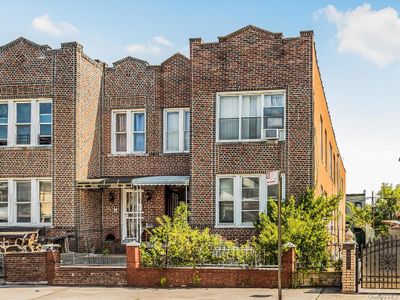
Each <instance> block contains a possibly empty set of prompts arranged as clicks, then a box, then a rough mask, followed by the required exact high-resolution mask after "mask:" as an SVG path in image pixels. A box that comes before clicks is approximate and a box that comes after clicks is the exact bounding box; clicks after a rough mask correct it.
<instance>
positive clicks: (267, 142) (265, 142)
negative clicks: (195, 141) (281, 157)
mask: <svg viewBox="0 0 400 300" xmlns="http://www.w3.org/2000/svg"><path fill="white" fill-rule="evenodd" d="M285 141H286V140H254V141H226V142H225V141H216V142H215V145H217V146H220V145H246V144H278V143H280V142H285Z"/></svg>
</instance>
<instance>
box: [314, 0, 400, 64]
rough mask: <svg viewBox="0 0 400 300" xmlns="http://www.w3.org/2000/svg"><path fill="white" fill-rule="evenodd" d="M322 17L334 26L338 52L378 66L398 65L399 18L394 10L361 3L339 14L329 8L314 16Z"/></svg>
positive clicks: (399, 47) (399, 53)
mask: <svg viewBox="0 0 400 300" xmlns="http://www.w3.org/2000/svg"><path fill="white" fill-rule="evenodd" d="M321 16H323V17H325V18H326V19H327V20H328V21H329V22H331V23H334V24H335V25H336V28H337V34H336V38H337V40H338V48H337V50H338V52H339V53H352V54H356V55H360V56H361V57H363V58H364V59H366V60H368V61H370V62H372V63H374V64H375V65H377V66H379V67H384V66H387V65H389V64H391V63H400V18H399V15H398V12H397V11H396V10H395V9H393V8H391V7H387V8H383V9H380V10H373V9H371V5H369V4H363V5H361V6H358V7H356V8H355V9H353V10H348V11H338V10H337V9H336V7H335V6H333V5H328V6H327V7H325V8H323V9H321V10H319V11H318V12H316V14H315V15H314V17H315V18H316V19H318V18H319V17H321Z"/></svg>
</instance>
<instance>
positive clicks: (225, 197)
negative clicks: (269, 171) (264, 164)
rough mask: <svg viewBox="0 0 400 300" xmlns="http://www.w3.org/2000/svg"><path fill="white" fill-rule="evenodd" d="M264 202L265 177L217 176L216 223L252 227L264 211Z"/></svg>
mask: <svg viewBox="0 0 400 300" xmlns="http://www.w3.org/2000/svg"><path fill="white" fill-rule="evenodd" d="M271 193H273V191H271ZM268 196H269V195H268ZM271 196H273V195H271ZM266 201H267V194H266V176H265V175H235V176H218V177H217V204H216V210H217V212H216V219H217V220H216V223H217V225H219V226H228V227H232V226H246V227H248V226H253V224H254V222H255V221H257V219H258V214H259V213H260V212H261V211H265V210H266Z"/></svg>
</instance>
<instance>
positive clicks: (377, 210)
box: [347, 183, 400, 236]
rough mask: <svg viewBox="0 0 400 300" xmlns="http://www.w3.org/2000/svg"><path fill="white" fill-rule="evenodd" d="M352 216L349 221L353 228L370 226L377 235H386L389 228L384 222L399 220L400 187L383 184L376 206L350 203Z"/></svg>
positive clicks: (349, 215) (349, 216)
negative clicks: (358, 205)
mask: <svg viewBox="0 0 400 300" xmlns="http://www.w3.org/2000/svg"><path fill="white" fill-rule="evenodd" d="M347 206H348V207H349V209H350V214H348V215H347V221H348V222H349V223H350V225H351V226H352V227H356V228H365V226H366V225H369V226H371V227H373V228H374V229H375V232H376V235H378V236H379V235H386V234H387V232H388V231H387V229H388V226H387V225H386V224H383V223H382V221H384V220H397V219H398V215H397V212H398V211H399V209H400V185H396V186H393V185H391V184H387V183H382V186H381V189H380V190H379V192H378V198H377V200H376V201H375V203H374V205H373V206H372V205H371V204H365V205H364V206H363V207H357V206H356V205H354V204H353V203H348V204H347Z"/></svg>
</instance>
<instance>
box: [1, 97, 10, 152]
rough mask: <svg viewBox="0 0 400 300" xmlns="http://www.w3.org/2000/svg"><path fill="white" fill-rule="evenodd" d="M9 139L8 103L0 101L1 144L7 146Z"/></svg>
mask: <svg viewBox="0 0 400 300" xmlns="http://www.w3.org/2000/svg"><path fill="white" fill-rule="evenodd" d="M7 139H8V103H7V104H4V103H0V146H7Z"/></svg>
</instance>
